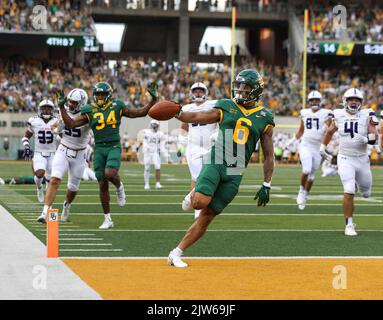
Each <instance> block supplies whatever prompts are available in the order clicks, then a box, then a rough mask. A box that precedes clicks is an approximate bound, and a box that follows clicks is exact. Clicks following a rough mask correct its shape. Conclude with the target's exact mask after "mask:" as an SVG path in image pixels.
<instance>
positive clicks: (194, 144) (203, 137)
mask: <svg viewBox="0 0 383 320" xmlns="http://www.w3.org/2000/svg"><path fill="white" fill-rule="evenodd" d="M216 102H217V100H208V101H205V102H204V103H203V104H201V105H199V106H197V105H196V104H195V103H190V104H186V105H184V106H183V107H182V111H185V112H204V111H205V112H206V111H210V110H212V109H213V108H214V106H215V103H216ZM217 134H218V123H211V124H198V123H189V130H188V145H187V147H188V148H193V149H195V150H197V149H199V150H200V151H201V152H202V153H205V152H207V151H209V150H210V148H211V147H212V145H213V140H216V137H217Z"/></svg>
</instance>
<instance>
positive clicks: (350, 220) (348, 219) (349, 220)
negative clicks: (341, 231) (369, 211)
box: [346, 217, 352, 226]
mask: <svg viewBox="0 0 383 320" xmlns="http://www.w3.org/2000/svg"><path fill="white" fill-rule="evenodd" d="M346 221H347V225H348V226H351V225H352V217H350V218H346Z"/></svg>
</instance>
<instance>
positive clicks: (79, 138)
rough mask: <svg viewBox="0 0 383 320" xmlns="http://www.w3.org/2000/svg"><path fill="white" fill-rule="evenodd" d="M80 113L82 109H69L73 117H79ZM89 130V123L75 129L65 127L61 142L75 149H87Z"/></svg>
mask: <svg viewBox="0 0 383 320" xmlns="http://www.w3.org/2000/svg"><path fill="white" fill-rule="evenodd" d="M79 114H80V111H78V112H77V113H70V112H69V111H68V115H69V117H71V118H72V119H74V118H76V117H78V116H79ZM60 122H61V121H60ZM89 130H90V126H89V124H86V125H85V126H82V127H78V128H73V129H68V128H66V127H64V129H63V131H62V138H61V144H63V145H64V146H66V147H68V148H70V149H73V150H82V149H86V147H87V145H88V142H89Z"/></svg>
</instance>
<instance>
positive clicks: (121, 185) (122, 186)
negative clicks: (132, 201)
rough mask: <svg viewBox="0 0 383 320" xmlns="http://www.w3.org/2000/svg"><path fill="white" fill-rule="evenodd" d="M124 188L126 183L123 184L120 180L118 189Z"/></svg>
mask: <svg viewBox="0 0 383 320" xmlns="http://www.w3.org/2000/svg"><path fill="white" fill-rule="evenodd" d="M123 188H124V185H123V184H122V182H120V187H119V188H117V189H118V190H122V189H123Z"/></svg>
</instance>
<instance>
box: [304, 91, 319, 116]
mask: <svg viewBox="0 0 383 320" xmlns="http://www.w3.org/2000/svg"><path fill="white" fill-rule="evenodd" d="M314 99H315V100H316V99H318V100H319V104H318V103H317V102H316V101H315V102H314ZM307 101H308V102H309V106H310V108H311V109H312V110H314V111H316V110H318V109H319V108H320V107H321V104H322V95H321V94H320V92H319V91H316V90H313V91H311V92H310V93H309V95H308V97H307Z"/></svg>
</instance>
